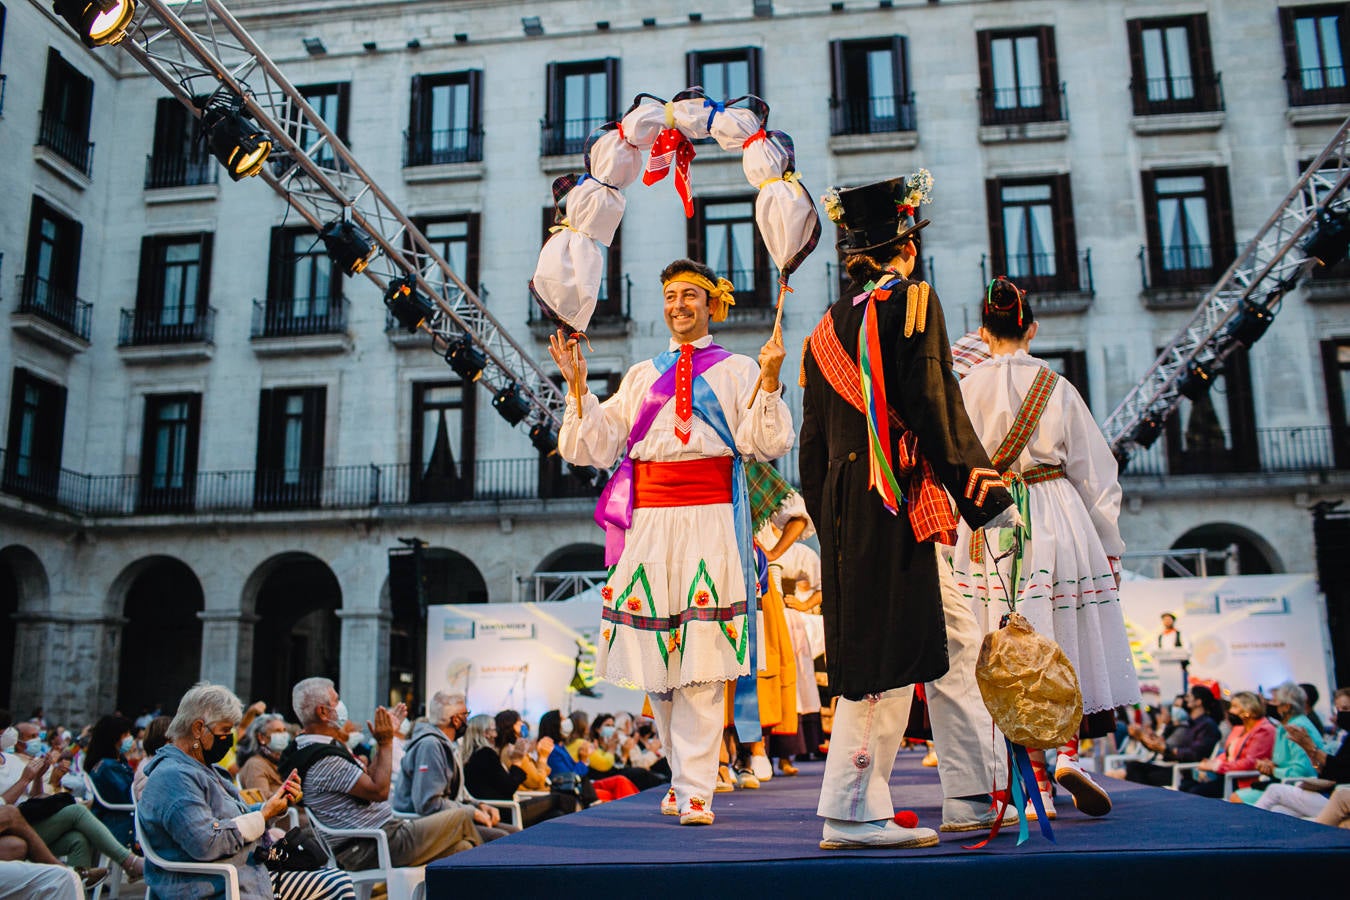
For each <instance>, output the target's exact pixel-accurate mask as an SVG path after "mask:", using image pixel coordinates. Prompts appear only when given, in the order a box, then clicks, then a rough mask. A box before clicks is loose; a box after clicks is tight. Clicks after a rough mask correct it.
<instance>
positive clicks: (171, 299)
mask: <svg viewBox="0 0 1350 900" xmlns="http://www.w3.org/2000/svg"><path fill="white" fill-rule="evenodd" d="M159 300H160V305H159V324H161V325H177V324H178V322H179V321H180V318H181V316H182V310H183V267H182V266H170V267H169V268H167V269H165V270H164V293H163V294H162V295H161V296H160V298H159Z"/></svg>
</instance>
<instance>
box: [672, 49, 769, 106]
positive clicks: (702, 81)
mask: <svg viewBox="0 0 1350 900" xmlns="http://www.w3.org/2000/svg"><path fill="white" fill-rule="evenodd" d="M761 57H762V54H761V52H760V49H759V48H758V47H732V48H729V49H726V50H696V51H694V52H692V53H689V54H686V56H685V69H686V75H687V76H688V79H689V83H690V84H691V85H699V86H701V87H702V88H703V92H704V93H705V94H707V95H708V96H709V97H711V98H712V99H714V100H719V101H720V100H734V99H736V98H737V97H743V96H745V95H746V94H754V95H756V96H763V83H762V75H761V71H760V69H761V64H760V60H761Z"/></svg>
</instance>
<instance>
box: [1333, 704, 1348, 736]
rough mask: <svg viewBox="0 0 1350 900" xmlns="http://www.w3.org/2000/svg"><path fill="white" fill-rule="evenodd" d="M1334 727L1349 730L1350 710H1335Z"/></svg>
mask: <svg viewBox="0 0 1350 900" xmlns="http://www.w3.org/2000/svg"><path fill="white" fill-rule="evenodd" d="M1336 727H1337V728H1339V729H1340V730H1341V731H1350V710H1344V709H1340V710H1337V711H1336Z"/></svg>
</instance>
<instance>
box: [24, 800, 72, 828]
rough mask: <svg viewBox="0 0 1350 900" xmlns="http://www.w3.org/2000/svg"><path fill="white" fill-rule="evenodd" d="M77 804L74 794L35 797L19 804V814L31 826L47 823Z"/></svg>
mask: <svg viewBox="0 0 1350 900" xmlns="http://www.w3.org/2000/svg"><path fill="white" fill-rule="evenodd" d="M74 803H75V797H74V795H72V794H48V795H47V796H45V797H33V798H31V799H29V800H25V801H23V802H22V803H20V804H19V812H20V813H21V814H22V815H23V817H24V819H26V820H27V821H28V824H29V825H36V824H38V823H39V822H45V821H47V820H48V819H50V818H51V817H52V816H54V815H56V814H57V813H59V812H60V811H61V810H63V809H65V808H66V807H67V806H71V805H72V804H74Z"/></svg>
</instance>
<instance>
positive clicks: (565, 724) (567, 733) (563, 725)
mask: <svg viewBox="0 0 1350 900" xmlns="http://www.w3.org/2000/svg"><path fill="white" fill-rule="evenodd" d="M558 731H559V732H561V733H562V736H563V737H571V736H572V720H571V719H563V720H562V721H561V722H559V723H558Z"/></svg>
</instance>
